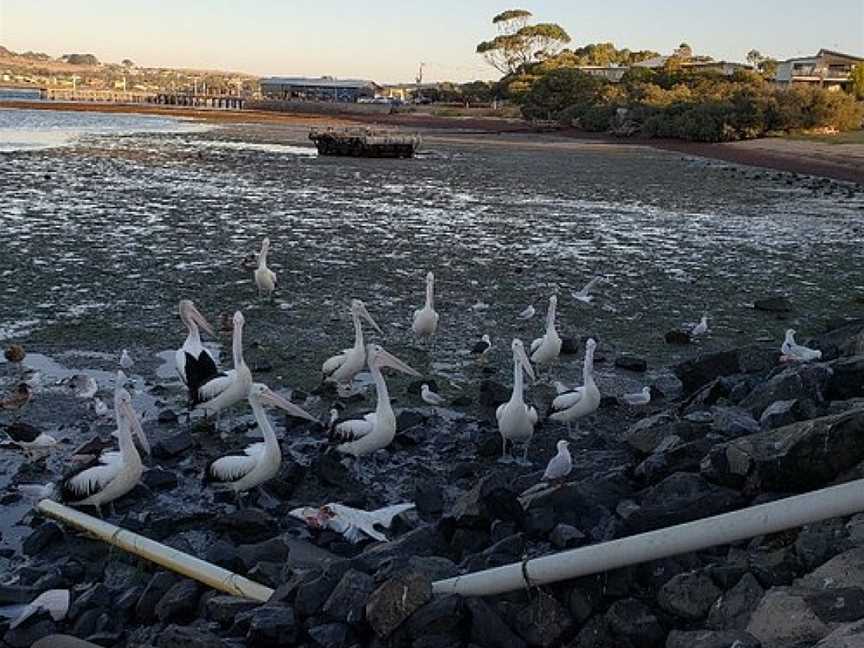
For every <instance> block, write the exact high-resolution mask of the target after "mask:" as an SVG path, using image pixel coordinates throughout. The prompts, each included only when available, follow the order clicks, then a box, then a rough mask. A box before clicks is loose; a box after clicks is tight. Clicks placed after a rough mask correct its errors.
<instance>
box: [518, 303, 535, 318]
mask: <svg viewBox="0 0 864 648" xmlns="http://www.w3.org/2000/svg"><path fill="white" fill-rule="evenodd" d="M536 312H537V311H536V310H534V306H532V305H530V304H529V305H528V307H527V308H526V309H525V310H523V311H522V312H521V313H519V315H518V317H519V319H521V320H529V319H531V318H532V317H534V314H535V313H536Z"/></svg>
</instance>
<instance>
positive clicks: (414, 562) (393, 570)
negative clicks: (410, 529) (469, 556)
mask: <svg viewBox="0 0 864 648" xmlns="http://www.w3.org/2000/svg"><path fill="white" fill-rule="evenodd" d="M409 573H418V574H423V575H424V576H426V577H427V578H428V579H429V580H431V581H436V580H443V579H445V578H451V577H453V576H455V575H456V574H458V573H459V567H458V566H457V565H456V563H454V562H453V561H452V560H450V559H449V558H443V557H441V556H411V557H410V558H408V560H407V562H405V561H394V562H392V563H390V564H389V565H386V566H384V567H382V568H381V569H379V570H378V571H377V572H375V578H376V580H378V581H381V580H382V579H383V580H386V579H389V578H398V577H402V576H406V575H408V574H409Z"/></svg>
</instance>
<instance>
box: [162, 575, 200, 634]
mask: <svg viewBox="0 0 864 648" xmlns="http://www.w3.org/2000/svg"><path fill="white" fill-rule="evenodd" d="M200 594H201V589H200V587H199V586H198V582H197V581H194V580H192V579H191V578H185V579H183V580H181V581H180V582H179V583H175V584H174V585H172V586H171V589H169V590H168V591H167V592H165V594H164V595H163V596H162V598H161V599H159V602H158V603H157V604H156V610H155V611H156V616H157V617H158V619H159V620H160V621H161V622H162V623H166V622H168V621H174V620H178V619H186V618H191V617H192V616H193V615H194V614H195V610H196V609H197V608H198V597H199V596H200Z"/></svg>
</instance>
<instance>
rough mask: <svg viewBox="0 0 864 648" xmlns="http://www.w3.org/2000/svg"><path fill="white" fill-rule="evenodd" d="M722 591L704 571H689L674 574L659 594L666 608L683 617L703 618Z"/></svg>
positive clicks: (663, 606) (661, 603) (660, 601)
mask: <svg viewBox="0 0 864 648" xmlns="http://www.w3.org/2000/svg"><path fill="white" fill-rule="evenodd" d="M720 594H722V592H721V591H720V590H719V589H718V588H717V587H716V586H715V585H714V583H713V581H712V580H711V579H710V578H709V577H708V576H707V575H706V574H704V573H701V572H687V573H684V574H678V575H677V576H673V577H672V578H671V579H670V580H669V581H668V582H667V583H666V584H665V585H664V586H663V587H661V588H660V592H659V593H658V595H657V602H658V603H660V607H662V608H663V609H664V610H666V611H668V612H671V613H672V614H674V615H676V616H679V617H681V618H683V619H694V620H695V619H701V618H703V617H704V616H705V615H706V614H708V610H710V609H711V606H712V605H713V604H714V601H716V600H717V598H718V597H719V596H720Z"/></svg>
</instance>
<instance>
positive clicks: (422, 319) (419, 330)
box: [411, 272, 438, 339]
mask: <svg viewBox="0 0 864 648" xmlns="http://www.w3.org/2000/svg"><path fill="white" fill-rule="evenodd" d="M411 329H412V330H413V331H414V335H416V336H417V337H420V338H427V339H431V338H432V336H433V335H435V331H436V330H437V329H438V312H437V311H436V310H435V275H434V274H432V273H431V272H427V273H426V305H425V306H423V308H418V309H417V310H415V311H414V321H413V323H412V324H411Z"/></svg>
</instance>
